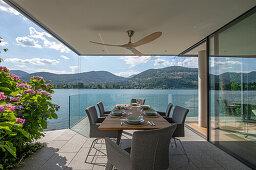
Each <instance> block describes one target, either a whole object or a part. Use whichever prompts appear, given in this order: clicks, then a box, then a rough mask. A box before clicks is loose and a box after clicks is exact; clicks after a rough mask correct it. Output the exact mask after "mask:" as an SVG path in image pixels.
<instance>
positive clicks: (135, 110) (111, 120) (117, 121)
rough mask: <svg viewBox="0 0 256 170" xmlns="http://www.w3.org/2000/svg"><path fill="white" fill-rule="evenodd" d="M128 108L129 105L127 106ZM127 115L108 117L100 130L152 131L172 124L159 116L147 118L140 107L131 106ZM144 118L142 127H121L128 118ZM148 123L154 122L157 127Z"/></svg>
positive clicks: (127, 110) (127, 125)
mask: <svg viewBox="0 0 256 170" xmlns="http://www.w3.org/2000/svg"><path fill="white" fill-rule="evenodd" d="M119 105H120V104H119ZM127 106H128V105H127ZM115 109H116V108H114V109H113V110H115ZM124 111H125V112H126V114H125V115H124V116H113V115H112V114H110V115H108V116H107V117H106V119H105V120H104V121H103V122H102V123H101V125H100V126H99V129H100V130H152V129H160V128H164V127H167V126H170V123H169V122H167V121H166V120H165V119H164V118H163V117H162V116H160V115H159V114H158V115H157V116H145V115H144V114H143V110H142V109H140V107H138V106H129V107H128V109H126V110H124ZM138 116H143V119H144V123H142V124H140V125H130V124H128V123H126V122H125V121H123V122H124V124H123V125H122V126H121V120H124V119H126V118H127V117H138ZM148 121H152V122H154V124H155V126H151V125H150V124H149V123H148Z"/></svg>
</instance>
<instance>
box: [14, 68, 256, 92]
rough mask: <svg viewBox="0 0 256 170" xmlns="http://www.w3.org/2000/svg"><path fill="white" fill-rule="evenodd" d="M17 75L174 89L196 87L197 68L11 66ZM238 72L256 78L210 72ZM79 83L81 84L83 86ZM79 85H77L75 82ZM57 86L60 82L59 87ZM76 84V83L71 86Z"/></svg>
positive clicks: (222, 77)
mask: <svg viewBox="0 0 256 170" xmlns="http://www.w3.org/2000/svg"><path fill="white" fill-rule="evenodd" d="M11 73H13V74H16V75H18V76H19V77H20V78H21V79H24V80H25V81H28V80H29V79H30V77H32V76H42V77H44V79H45V80H46V81H47V82H51V83H52V84H55V85H61V84H66V85H72V84H77V83H80V85H81V83H82V84H83V85H90V86H85V88H93V87H94V86H95V85H99V84H100V86H102V85H103V86H108V87H110V86H111V87H112V88H147V89H151V88H152V89H155V88H162V89H174V88H197V81H198V69H197V68H187V67H181V66H171V67H166V68H161V69H149V70H146V71H143V72H141V73H139V74H136V75H132V76H130V77H128V78H125V77H120V76H117V75H114V74H112V73H110V72H107V71H90V72H84V73H76V74H53V73H48V72H37V73H31V74H29V73H26V72H24V71H21V70H11ZM241 76H243V79H244V80H247V81H248V82H249V83H254V82H256V71H252V72H250V73H242V74H241V73H234V72H227V73H223V74H221V75H210V79H213V78H214V79H215V83H219V82H220V81H222V82H224V83H228V82H230V81H232V82H235V83H238V84H239V83H241V78H242V77H241ZM83 85H82V87H84V86H83ZM79 87H80V88H81V86H79ZM59 88H61V86H60V87H59ZM75 88H76V87H75Z"/></svg>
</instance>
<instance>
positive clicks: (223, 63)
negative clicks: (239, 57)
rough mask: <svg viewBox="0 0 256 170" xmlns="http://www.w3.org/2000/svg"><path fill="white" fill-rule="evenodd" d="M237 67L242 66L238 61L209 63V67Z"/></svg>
mask: <svg viewBox="0 0 256 170" xmlns="http://www.w3.org/2000/svg"><path fill="white" fill-rule="evenodd" d="M237 64H238V65H239V64H242V63H241V62H240V61H232V60H227V61H212V62H210V65H211V67H214V65H217V66H222V65H237Z"/></svg>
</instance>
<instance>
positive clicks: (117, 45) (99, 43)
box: [90, 41, 122, 47]
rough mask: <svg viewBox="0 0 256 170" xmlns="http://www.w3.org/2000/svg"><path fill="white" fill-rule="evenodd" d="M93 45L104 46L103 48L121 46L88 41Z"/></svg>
mask: <svg viewBox="0 0 256 170" xmlns="http://www.w3.org/2000/svg"><path fill="white" fill-rule="evenodd" d="M90 42H91V43H93V44H98V45H105V46H113V47H122V45H114V44H104V43H99V42H94V41H90Z"/></svg>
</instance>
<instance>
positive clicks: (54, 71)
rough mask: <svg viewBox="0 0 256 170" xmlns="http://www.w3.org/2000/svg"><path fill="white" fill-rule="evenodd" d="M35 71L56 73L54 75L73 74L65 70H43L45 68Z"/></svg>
mask: <svg viewBox="0 0 256 170" xmlns="http://www.w3.org/2000/svg"><path fill="white" fill-rule="evenodd" d="M33 71H36V72H49V73H54V74H70V73H71V72H68V71H65V70H52V69H43V68H40V69H36V70H33Z"/></svg>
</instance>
